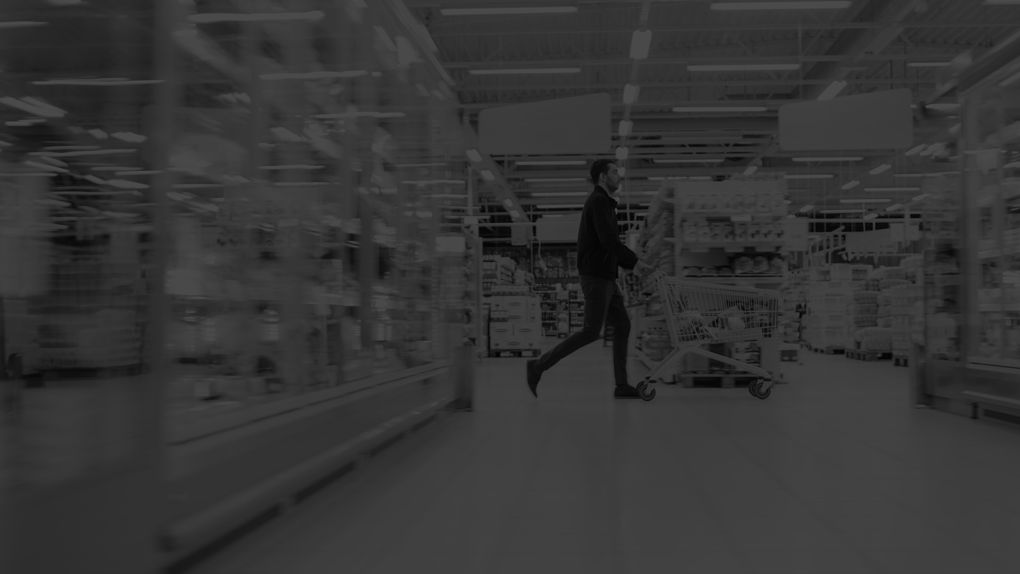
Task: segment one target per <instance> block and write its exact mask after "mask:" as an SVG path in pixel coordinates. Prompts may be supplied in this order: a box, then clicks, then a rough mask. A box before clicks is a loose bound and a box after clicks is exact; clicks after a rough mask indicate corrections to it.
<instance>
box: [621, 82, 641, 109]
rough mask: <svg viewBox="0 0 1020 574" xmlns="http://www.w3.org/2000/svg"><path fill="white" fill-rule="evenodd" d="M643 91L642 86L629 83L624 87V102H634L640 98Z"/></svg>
mask: <svg viewBox="0 0 1020 574" xmlns="http://www.w3.org/2000/svg"><path fill="white" fill-rule="evenodd" d="M640 93H641V86H635V85H633V84H627V85H626V86H624V87H623V103H624V104H633V103H634V102H636V101H637V99H638V94H640Z"/></svg>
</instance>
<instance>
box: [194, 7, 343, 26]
mask: <svg viewBox="0 0 1020 574" xmlns="http://www.w3.org/2000/svg"><path fill="white" fill-rule="evenodd" d="M324 16H325V13H323V12H321V11H319V10H316V11H313V12H270V13H265V14H214V13H207V14H192V15H191V16H188V20H191V21H192V22H194V23H196V24H213V23H216V22H283V21H289V20H306V21H311V22H315V21H318V20H322V18H323V17H324Z"/></svg>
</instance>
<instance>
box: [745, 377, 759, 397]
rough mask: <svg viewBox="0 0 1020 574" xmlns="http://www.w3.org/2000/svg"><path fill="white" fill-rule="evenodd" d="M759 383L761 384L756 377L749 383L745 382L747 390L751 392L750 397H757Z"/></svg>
mask: <svg viewBox="0 0 1020 574" xmlns="http://www.w3.org/2000/svg"><path fill="white" fill-rule="evenodd" d="M760 384H761V379H758V380H757V381H751V382H750V383H747V392H749V393H751V396H752V397H757V396H758V385H760Z"/></svg>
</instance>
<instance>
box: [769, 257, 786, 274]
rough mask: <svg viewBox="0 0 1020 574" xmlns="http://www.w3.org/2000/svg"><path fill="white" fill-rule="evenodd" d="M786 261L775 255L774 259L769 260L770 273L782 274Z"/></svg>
mask: <svg viewBox="0 0 1020 574" xmlns="http://www.w3.org/2000/svg"><path fill="white" fill-rule="evenodd" d="M784 262H785V261H784V260H783V258H782V257H773V258H772V261H769V275H782V274H783V263H784Z"/></svg>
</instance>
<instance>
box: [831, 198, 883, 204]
mask: <svg viewBox="0 0 1020 574" xmlns="http://www.w3.org/2000/svg"><path fill="white" fill-rule="evenodd" d="M890 201H892V200H891V199H871V198H863V199H841V200H839V202H840V203H889V202H890Z"/></svg>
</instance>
